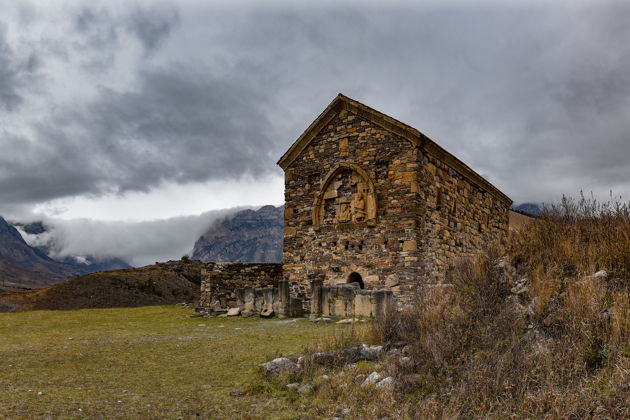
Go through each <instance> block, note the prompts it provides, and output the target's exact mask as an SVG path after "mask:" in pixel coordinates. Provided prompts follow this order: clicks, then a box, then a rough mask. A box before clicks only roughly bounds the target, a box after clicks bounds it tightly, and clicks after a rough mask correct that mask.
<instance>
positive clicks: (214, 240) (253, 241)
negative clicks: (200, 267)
mask: <svg viewBox="0 0 630 420" xmlns="http://www.w3.org/2000/svg"><path fill="white" fill-rule="evenodd" d="M283 231H284V207H283V206H281V207H274V206H264V207H262V208H260V209H259V210H258V211H254V210H243V211H240V212H238V213H236V215H234V216H232V217H230V218H227V219H224V220H222V221H220V222H217V223H215V224H214V225H213V226H212V227H211V228H210V229H209V230H208V232H206V233H205V234H204V235H203V236H201V237H200V238H199V239H198V240H197V242H196V243H195V246H194V248H193V255H192V258H194V259H198V260H201V261H204V262H228V261H238V262H281V261H282V241H283Z"/></svg>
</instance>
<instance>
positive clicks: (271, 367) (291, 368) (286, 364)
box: [260, 357, 300, 376]
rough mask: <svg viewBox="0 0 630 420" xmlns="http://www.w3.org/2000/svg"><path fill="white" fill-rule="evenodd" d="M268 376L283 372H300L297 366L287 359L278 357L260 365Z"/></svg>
mask: <svg viewBox="0 0 630 420" xmlns="http://www.w3.org/2000/svg"><path fill="white" fill-rule="evenodd" d="M260 366H261V367H262V369H263V372H264V373H265V374H266V375H269V376H273V375H277V374H279V373H282V372H291V373H295V372H298V371H299V370H300V368H299V367H298V365H297V364H295V363H293V362H292V361H291V360H290V359H288V358H286V357H278V358H276V359H273V360H271V361H270V362H267V363H263V364H262V365H260Z"/></svg>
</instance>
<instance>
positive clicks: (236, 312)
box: [227, 308, 241, 316]
mask: <svg viewBox="0 0 630 420" xmlns="http://www.w3.org/2000/svg"><path fill="white" fill-rule="evenodd" d="M240 314H241V308H230V309H228V311H227V316H239V315H240Z"/></svg>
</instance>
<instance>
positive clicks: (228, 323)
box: [0, 306, 341, 419]
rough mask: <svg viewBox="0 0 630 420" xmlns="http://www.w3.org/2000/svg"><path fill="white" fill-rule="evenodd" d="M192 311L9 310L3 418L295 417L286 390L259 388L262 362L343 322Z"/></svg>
mask: <svg viewBox="0 0 630 420" xmlns="http://www.w3.org/2000/svg"><path fill="white" fill-rule="evenodd" d="M190 313H191V310H189V309H182V308H178V307H174V306H161V307H143V308H131V309H87V310H79V311H34V312H25V313H12V314H0V418H3V419H4V418H6V419H19V418H24V419H31V418H53V419H57V418H77V419H78V418H123V419H125V418H130V419H131V418H133V419H138V418H141V419H144V418H169V419H177V418H183V419H188V418H198V417H200V418H235V419H236V418H239V419H240V418H244V419H247V418H273V419H283V418H295V417H296V416H297V415H299V414H298V413H296V412H295V411H293V409H292V408H291V407H288V406H287V404H286V401H285V400H284V399H275V398H273V396H272V394H269V393H264V392H253V391H251V390H252V389H253V387H255V386H256V384H257V383H260V382H261V380H260V377H259V376H258V373H257V366H258V364H259V363H261V362H264V361H266V359H268V358H269V357H271V356H274V355H276V354H278V353H285V354H287V353H292V352H298V351H301V350H302V349H303V348H304V347H305V346H312V345H314V344H315V343H317V342H320V341H322V340H323V339H324V338H325V337H330V336H331V335H333V334H335V330H336V329H339V328H341V326H332V325H319V324H312V323H310V322H308V321H306V320H261V319H258V318H248V319H242V318H210V319H205V318H190V317H189V315H190ZM234 391H243V392H245V395H243V396H233V395H231V393H234Z"/></svg>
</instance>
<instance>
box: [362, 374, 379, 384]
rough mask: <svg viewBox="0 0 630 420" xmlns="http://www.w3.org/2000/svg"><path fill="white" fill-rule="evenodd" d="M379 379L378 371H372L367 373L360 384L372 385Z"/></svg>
mask: <svg viewBox="0 0 630 420" xmlns="http://www.w3.org/2000/svg"><path fill="white" fill-rule="evenodd" d="M380 380H381V375H380V374H379V373H378V372H372V373H370V374H369V375H368V377H367V378H365V380H364V381H363V385H362V386H368V385H374V384H376V383H378V382H380Z"/></svg>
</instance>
